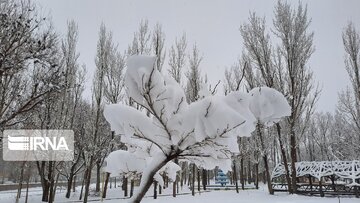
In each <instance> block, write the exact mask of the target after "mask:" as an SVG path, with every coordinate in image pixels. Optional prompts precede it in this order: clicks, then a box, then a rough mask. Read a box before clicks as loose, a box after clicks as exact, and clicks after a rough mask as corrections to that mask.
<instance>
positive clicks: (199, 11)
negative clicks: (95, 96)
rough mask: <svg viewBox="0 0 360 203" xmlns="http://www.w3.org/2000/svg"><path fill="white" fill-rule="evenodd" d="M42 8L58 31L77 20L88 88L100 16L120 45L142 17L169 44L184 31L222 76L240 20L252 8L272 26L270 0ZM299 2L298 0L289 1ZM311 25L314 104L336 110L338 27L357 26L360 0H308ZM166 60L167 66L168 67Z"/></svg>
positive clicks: (44, 1) (115, 0) (236, 46)
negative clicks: (316, 84) (350, 23)
mask: <svg viewBox="0 0 360 203" xmlns="http://www.w3.org/2000/svg"><path fill="white" fill-rule="evenodd" d="M37 1H38V2H39V3H40V5H41V6H42V12H43V13H45V14H47V13H50V15H51V16H52V20H53V23H54V27H55V29H56V30H57V31H59V32H60V33H62V34H64V33H65V31H66V22H67V20H68V19H74V20H75V21H76V22H77V23H78V25H79V43H78V51H79V52H80V63H84V64H86V66H87V69H88V83H87V84H88V85H87V86H88V87H87V88H88V89H90V85H91V78H92V73H93V70H94V66H95V64H94V57H95V53H96V43H97V39H98V31H99V26H100V24H101V22H104V23H105V24H106V26H107V28H108V29H110V30H111V31H112V32H113V39H114V41H115V42H116V43H118V44H119V48H120V50H122V49H123V50H125V49H127V46H128V44H129V43H130V42H131V41H132V38H133V33H134V32H135V31H136V30H137V28H138V25H139V22H140V21H141V19H145V18H147V19H148V20H149V25H150V27H153V26H154V25H155V23H156V22H159V23H161V24H162V25H163V29H164V32H165V34H166V40H165V43H166V48H167V49H168V48H169V47H170V46H171V45H172V44H173V42H174V40H175V38H176V37H180V36H181V35H182V33H183V32H186V34H187V39H188V48H190V47H192V44H193V43H194V42H196V43H197V45H198V47H199V49H200V51H201V53H202V55H203V57H204V59H203V62H202V64H201V69H202V72H206V73H207V74H208V77H209V80H210V81H211V82H215V81H217V80H222V79H223V75H224V70H225V67H229V66H231V65H232V64H234V63H235V62H236V61H237V59H238V57H239V56H240V54H241V52H242V39H241V35H240V32H239V26H240V25H241V24H242V23H244V22H246V21H247V18H248V16H249V12H250V11H255V12H256V13H257V14H258V15H260V16H266V19H267V24H268V25H270V26H271V24H272V18H273V7H274V5H275V4H276V1H275V0H274V1H273V0H222V1H221V0H212V1H209V0H196V1H194V0H176V1H175V0H152V1H149V0H144V1H140V0H120V1H119V0H106V1H100V0H98V1H95V0H76V1H74V0H56V1H55V0H37ZM291 2H293V3H294V4H297V3H298V1H296V0H294V1H291ZM303 2H304V3H307V4H308V12H309V16H310V17H311V18H312V23H311V27H310V30H313V31H314V32H315V38H314V44H315V48H316V51H315V53H314V54H313V55H312V58H311V60H310V63H309V65H310V66H311V68H312V70H313V71H314V74H315V77H316V81H318V82H319V84H320V85H321V86H322V94H321V97H320V100H319V102H318V105H317V109H318V110H320V111H334V109H335V106H336V103H337V94H338V92H339V91H340V90H342V89H344V88H345V87H346V85H348V84H349V79H348V76H347V73H346V70H345V68H344V49H343V45H342V38H341V33H342V30H343V28H344V26H345V25H346V24H347V22H348V21H350V20H351V21H353V22H354V24H355V26H357V28H358V29H360V12H359V8H360V1H357V0H347V1H343V0H336V1H335V0H331V1H330V0H316V1H315V0H313V1H311V0H309V1H303ZM166 65H167V64H165V67H164V68H166Z"/></svg>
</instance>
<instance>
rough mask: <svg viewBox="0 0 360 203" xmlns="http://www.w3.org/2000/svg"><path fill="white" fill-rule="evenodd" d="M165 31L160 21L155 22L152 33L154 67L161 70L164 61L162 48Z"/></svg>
mask: <svg viewBox="0 0 360 203" xmlns="http://www.w3.org/2000/svg"><path fill="white" fill-rule="evenodd" d="M164 44H165V33H164V31H163V30H162V26H161V24H160V23H156V25H155V27H154V31H153V35H152V50H153V54H154V55H155V56H156V59H157V60H156V68H157V69H158V70H159V71H160V72H161V70H162V67H163V65H164V61H165V55H166V51H165V50H164Z"/></svg>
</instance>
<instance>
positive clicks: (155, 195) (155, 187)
mask: <svg viewBox="0 0 360 203" xmlns="http://www.w3.org/2000/svg"><path fill="white" fill-rule="evenodd" d="M157 185H158V184H157V181H154V199H157ZM139 203H140V201H139Z"/></svg>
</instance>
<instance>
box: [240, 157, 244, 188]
mask: <svg viewBox="0 0 360 203" xmlns="http://www.w3.org/2000/svg"><path fill="white" fill-rule="evenodd" d="M243 171H244V158H243V157H242V156H241V159H240V180H241V189H242V190H245V176H244V172H243Z"/></svg>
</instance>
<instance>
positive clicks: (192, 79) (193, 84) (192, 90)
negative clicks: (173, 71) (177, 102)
mask: <svg viewBox="0 0 360 203" xmlns="http://www.w3.org/2000/svg"><path fill="white" fill-rule="evenodd" d="M201 61H202V56H200V53H199V49H198V48H197V46H196V44H195V45H194V46H193V49H192V52H191V54H190V55H189V70H188V71H187V73H186V77H187V78H188V82H187V86H186V96H187V100H188V102H189V103H191V102H194V101H196V100H198V99H199V91H200V88H201V83H202V77H201V73H200V68H199V66H200V63H201Z"/></svg>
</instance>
